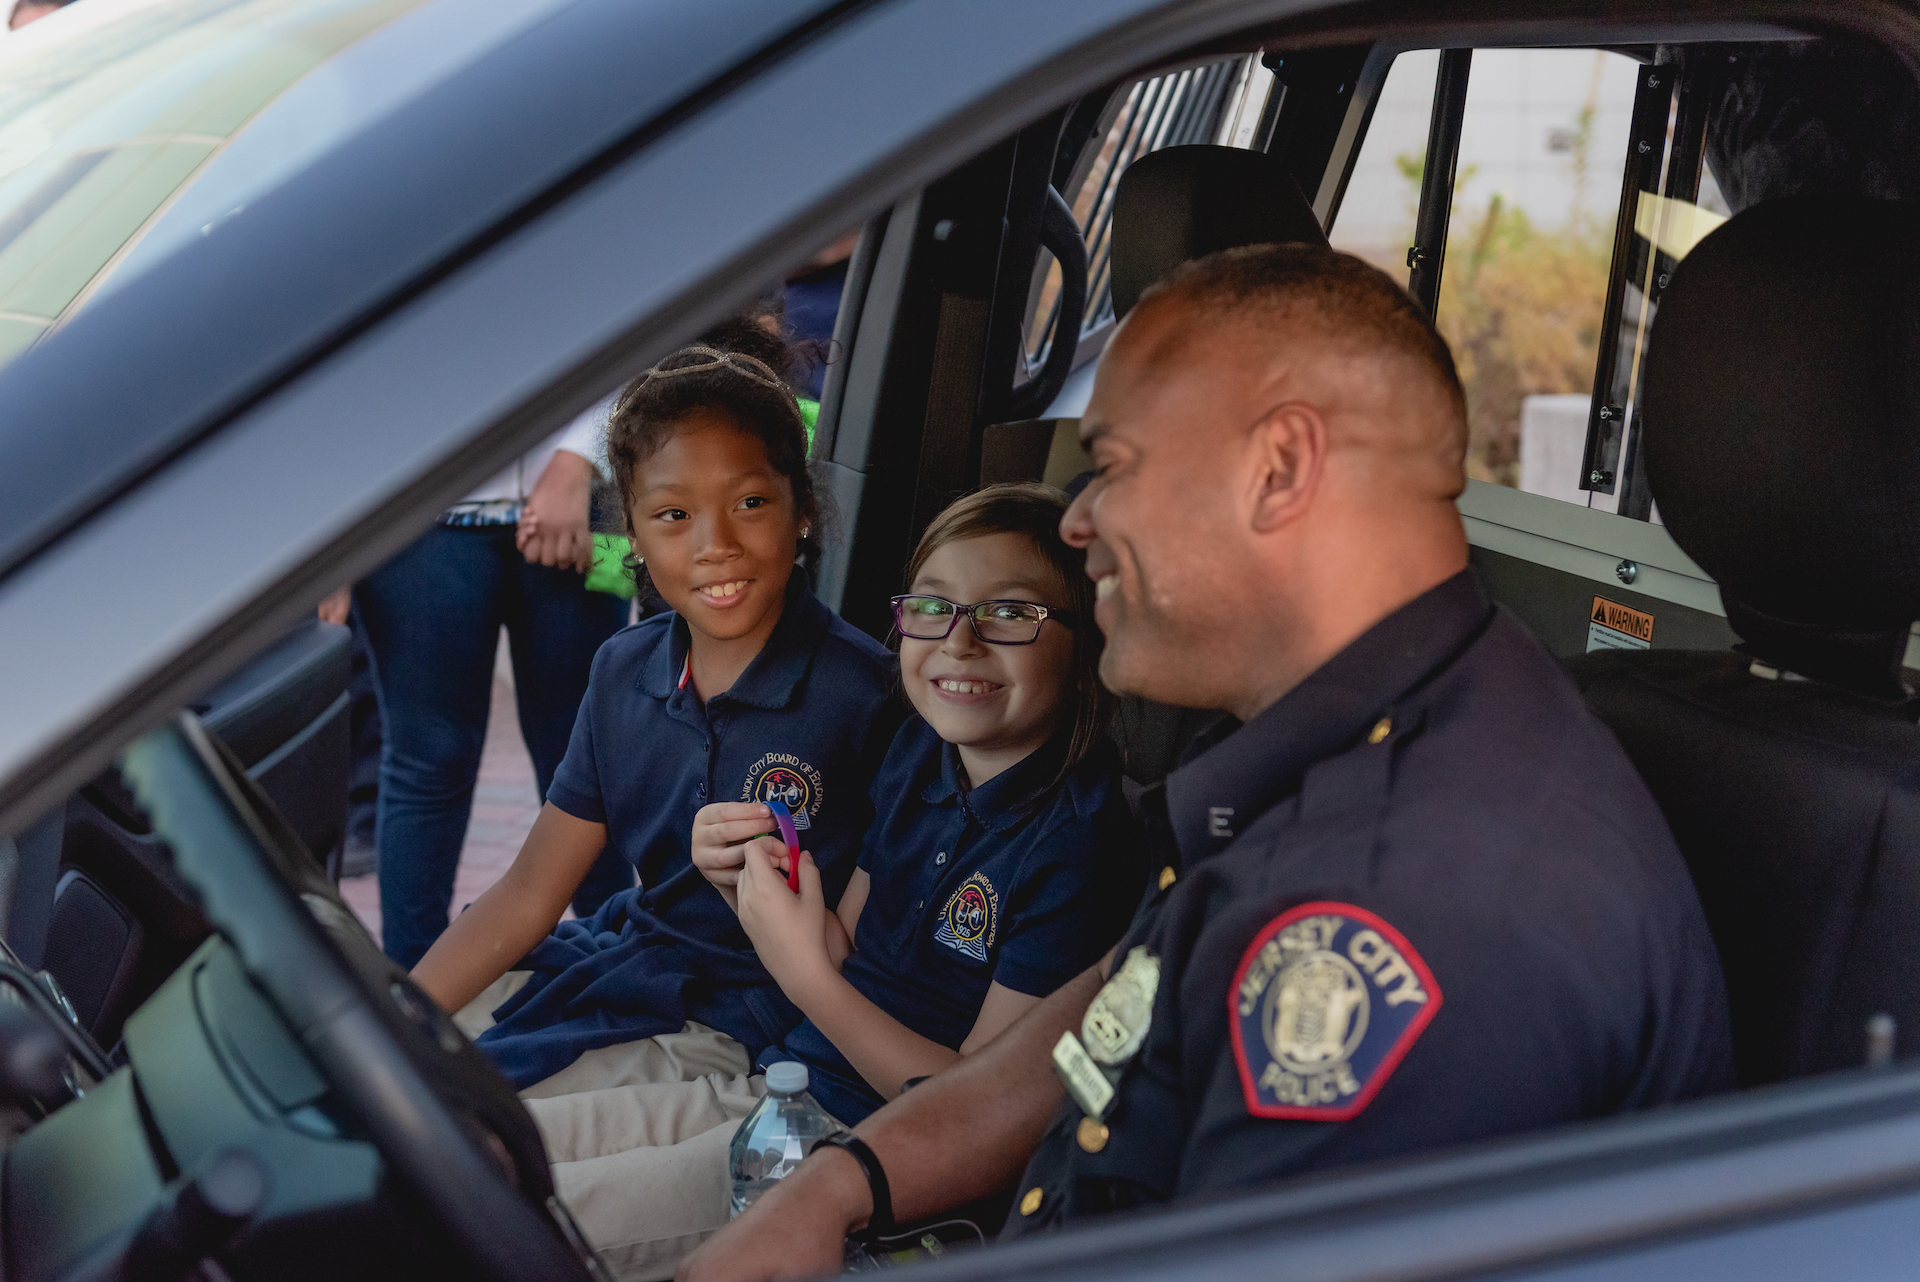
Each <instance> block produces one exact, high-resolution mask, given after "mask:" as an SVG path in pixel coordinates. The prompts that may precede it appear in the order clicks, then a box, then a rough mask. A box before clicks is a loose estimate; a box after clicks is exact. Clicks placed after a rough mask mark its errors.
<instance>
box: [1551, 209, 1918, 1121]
mask: <svg viewBox="0 0 1920 1282" xmlns="http://www.w3.org/2000/svg"><path fill="white" fill-rule="evenodd" d="M1644 404H1645V409H1644V413H1643V414H1642V415H1641V418H1640V422H1641V424H1642V426H1643V428H1644V430H1645V442H1646V445H1645V448H1646V450H1647V465H1648V466H1647V472H1648V479H1649V482H1650V484H1651V486H1652V490H1653V494H1654V496H1655V498H1656V499H1657V500H1658V501H1659V505H1660V511H1661V514H1662V516H1663V518H1664V519H1665V520H1666V522H1667V525H1668V528H1669V530H1670V531H1671V532H1672V534H1673V536H1674V538H1675V540H1676V541H1678V542H1679V544H1680V546H1681V547H1682V548H1684V549H1685V550H1686V551H1687V553H1688V554H1689V555H1690V556H1692V557H1693V558H1694V559H1695V560H1696V561H1698V562H1699V563H1700V565H1702V566H1703V567H1704V568H1706V569H1707V571H1708V572H1709V573H1711V574H1712V575H1713V576H1714V578H1715V579H1716V581H1717V582H1718V583H1719V584H1720V590H1721V598H1722V600H1723V602H1724V603H1725V606H1726V610H1727V618H1728V622H1729V623H1730V624H1731V625H1732V626H1733V629H1734V630H1735V632H1737V633H1738V634H1739V635H1740V637H1741V641H1742V643H1741V645H1740V646H1739V647H1738V651H1737V652H1735V653H1726V652H1714V653H1687V652H1678V651H1648V652H1641V653H1637V654H1636V653H1625V652H1614V653H1607V654H1596V655H1590V656H1587V657H1586V658H1585V659H1582V660H1577V661H1575V663H1574V664H1573V667H1574V669H1575V676H1576V679H1577V680H1579V681H1580V683H1581V685H1582V687H1583V688H1584V689H1585V691H1586V694H1587V698H1588V700H1589V702H1590V703H1591V704H1592V705H1593V707H1594V708H1595V710H1596V711H1597V712H1598V713H1599V714H1600V715H1601V716H1602V717H1603V718H1604V719H1606V721H1607V722H1608V723H1609V724H1610V725H1611V726H1612V727H1613V729H1614V731H1615V733H1617V734H1618V735H1619V736H1620V739H1621V742H1622V743H1623V744H1624V745H1625V747H1626V749H1627V752H1628V755H1629V756H1631V757H1632V758H1633V761H1634V764H1635V765H1636V766H1637V767H1638V768H1639V770H1640V772H1641V774H1642V775H1643V776H1644V777H1645V778H1646V780H1647V783H1648V785H1649V787H1651V789H1652V790H1653V794H1654V796H1655V797H1656V798H1657V799H1658V801H1659V802H1660V804H1661V806H1662V808H1663V809H1664V810H1665V811H1666V815H1667V819H1668V822H1669V823H1670V824H1671V825H1672V826H1673V830H1674V835H1675V837H1676V838H1677V839H1678V840H1679V843H1680V848H1681V850H1682V851H1683V852H1685V854H1686V857H1687V861H1688V863H1689V865H1690V866H1691V868H1692V870H1693V875H1694V880H1695V884H1696V885H1697V886H1698V888H1699V891H1700V898H1701V902H1702V904H1703V905H1704V907H1705V909H1706V913H1707V919H1708V921H1709V923H1710V924H1711V925H1712V928H1713V932H1714V937H1715V939H1716V941H1717V942H1718V944H1719V947H1720V952H1721V959H1722V962H1723V964H1724V966H1725V970H1726V977H1727V988H1728V993H1729V996H1730V998H1731V1000H1732V1007H1733V1031H1734V1042H1735V1052H1736V1056H1737V1063H1738V1068H1739V1073H1740V1077H1741V1080H1742V1082H1743V1083H1745V1084H1758V1083H1763V1082H1770V1081H1776V1080H1780V1079H1782V1078H1788V1077H1794V1076H1798V1075H1802V1074H1806V1073H1813V1072H1820V1071H1823V1070H1828V1069H1834V1068H1840V1067H1846V1066H1849V1065H1857V1064H1859V1063H1861V1062H1862V1061H1863V1060H1864V1059H1865V1058H1866V1055H1867V1048H1868V1043H1869V1029H1868V1025H1869V1021H1871V1020H1873V1019H1874V1018H1875V1017H1876V1016H1881V1015H1886V1016H1891V1017H1892V1019H1893V1021H1894V1028H1895V1032H1896V1038H1897V1047H1898V1050H1899V1051H1900V1052H1902V1053H1911V1052H1912V1051H1913V1050H1914V1049H1916V1048H1920V727H1916V725H1915V708H1914V706H1913V705H1912V704H1911V703H1910V702H1909V701H1908V699H1907V696H1906V691H1905V689H1904V688H1903V686H1902V683H1901V678H1900V664H1901V659H1902V656H1903V655H1904V653H1905V649H1906V644H1907V636H1908V630H1909V627H1910V625H1911V623H1912V621H1913V620H1914V619H1915V618H1920V218H1916V216H1915V214H1914V213H1913V212H1910V210H1909V208H1908V207H1906V206H1902V205H1896V204H1891V203H1888V202H1879V201H1868V200H1857V199H1833V198H1814V197H1808V198H1796V199H1791V200H1783V201H1778V202H1774V203H1771V204H1767V205H1761V206H1757V207H1755V208H1754V209H1751V210H1748V211H1746V212H1744V213H1742V214H1740V215H1739V216H1737V217H1736V218H1734V219H1733V220H1732V221H1730V222H1729V223H1728V224H1727V225H1726V226H1724V227H1722V228H1721V229H1720V230H1718V231H1716V232H1715V233H1714V234H1713V235H1712V236H1710V237H1708V238H1707V239H1706V240H1705V241H1703V242H1702V243H1701V244H1700V245H1699V246H1698V247H1697V248H1696V249H1695V250H1694V251H1693V253H1692V254H1691V255H1689V256H1688V258H1687V259H1686V260H1685V261H1684V262H1683V263H1682V264H1681V265H1680V267H1679V269H1678V270H1677V271H1676V272H1675V273H1674V276H1673V280H1672V283H1671V285H1670V287H1669V288H1668V290H1667V293H1666V295H1665V297H1664V298H1663V299H1662V300H1661V303H1660V312H1659V315H1658V317H1657V319H1656V320H1655V323H1654V327H1653V332H1652V336H1651V346H1650V349H1649V353H1648V358H1647V368H1646V385H1645V402H1644ZM1883 1027H1884V1025H1883Z"/></svg>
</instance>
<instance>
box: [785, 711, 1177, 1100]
mask: <svg viewBox="0 0 1920 1282" xmlns="http://www.w3.org/2000/svg"><path fill="white" fill-rule="evenodd" d="M1065 759H1066V743H1065V736H1064V735H1062V736H1058V737H1056V738H1055V740H1054V741H1053V742H1052V743H1049V744H1048V745H1047V746H1045V747H1043V748H1041V749H1039V750H1038V751H1036V752H1034V753H1033V754H1032V755H1031V756H1029V757H1027V758H1026V759H1025V760H1024V761H1021V762H1020V763H1019V764H1017V765H1014V766H1011V767H1009V768H1008V769H1006V770H1003V771H1002V772H1000V773H999V774H997V775H995V776H994V777H993V778H991V779H989V780H987V782H986V783H984V784H982V785H980V786H979V787H978V788H974V789H971V790H969V789H968V788H967V786H966V783H965V774H964V772H963V771H962V769H961V766H960V754H959V753H958V752H957V751H955V749H954V747H953V745H952V744H949V743H945V742H942V740H941V739H940V737H939V736H938V735H936V734H935V733H934V732H933V728H932V727H931V726H929V725H928V724H927V723H926V722H925V721H924V720H922V719H921V718H920V717H917V716H916V717H911V718H909V719H908V720H907V723H906V724H905V725H904V726H902V727H901V728H900V733H899V735H898V736H897V737H896V738H895V739H894V741H893V747H892V748H891V749H890V750H889V751H888V753H887V759H886V764H885V765H884V766H882V767H881V770H880V773H879V775H878V776H876V777H875V779H874V781H873V803H874V810H875V817H874V822H873V827H872V828H871V829H870V830H869V831H868V833H867V839H866V842H865V844H864V845H862V847H861V850H860V867H862V868H864V869H866V870H867V876H868V878H869V879H870V887H869V889H868V892H867V902H866V904H865V905H864V906H863V907H862V908H861V910H860V920H859V922H858V923H857V924H856V926H855V931H854V952H853V953H852V954H851V955H850V956H848V957H847V959H846V962H845V964H844V965H843V966H842V967H841V972H840V973H841V974H842V975H843V976H845V978H846V980H847V982H848V983H849V984H851V985H853V987H854V989H855V990H856V991H858V992H859V993H860V994H861V995H862V996H864V997H866V998H867V999H868V1000H869V1001H871V1002H873V1004H874V1005H876V1006H878V1007H879V1008H880V1009H881V1010H883V1011H885V1012H886V1013H887V1014H889V1015H891V1016H893V1018H895V1019H897V1020H899V1021H900V1022H901V1023H902V1024H904V1025H906V1026H907V1027H908V1028H910V1029H912V1030H913V1031H914V1032H916V1033H918V1034H920V1035H921V1036H922V1037H925V1038H927V1039H928V1040H929V1041H935V1042H939V1043H940V1044H941V1045H942V1046H950V1047H953V1048H954V1049H956V1050H958V1049H959V1047H960V1044H961V1043H962V1042H964V1041H965V1040H966V1039H967V1034H968V1033H969V1032H971V1031H972V1030H973V1025H974V1021H975V1020H976V1019H978V1018H979V1016H980V1004H981V1003H982V1002H984V1001H985V1000H986V997H987V988H988V986H989V985H991V984H993V983H995V982H998V983H1000V984H1001V985H1002V986H1004V987H1007V988H1011V989H1013V990H1014V991H1015V992H1019V993H1030V994H1032V995H1033V996H1035V997H1044V996H1046V995H1047V994H1048V993H1051V992H1052V991H1053V990H1054V989H1056V988H1058V987H1060V985H1062V984H1064V983H1065V982H1066V981H1067V980H1069V979H1072V978H1073V977H1074V976H1075V975H1078V974H1080V973H1081V972H1082V971H1084V970H1086V969H1087V967H1089V966H1091V965H1093V963H1095V962H1096V961H1098V960H1100V957H1101V956H1102V955H1103V954H1104V953H1105V952H1106V951H1107V949H1108V948H1109V947H1110V946H1112V944H1113V941H1114V940H1116V939H1118V938H1119V937H1120V932H1121V931H1123V930H1125V929H1126V925H1127V919H1128V917H1129V916H1130V915H1131V913H1132V911H1133V907H1134V905H1135V904H1137V903H1138V902H1139V899H1140V888H1141V885H1142V880H1143V877H1144V872H1145V864H1144V861H1143V858H1142V856H1143V846H1142V843H1141V840H1140V835H1139V832H1138V830H1137V829H1136V827H1135V826H1134V823H1133V818H1132V815H1131V813H1130V812H1129V811H1128V809H1127V804H1126V799H1125V797H1124V795H1123V794H1122V793H1121V790H1120V758H1119V753H1118V752H1117V751H1116V750H1115V748H1114V746H1113V744H1112V743H1111V742H1109V741H1107V740H1104V739H1103V740H1101V742H1100V743H1099V744H1098V745H1097V746H1096V747H1095V748H1094V750H1093V751H1092V752H1089V753H1088V754H1087V756H1086V757H1085V758H1084V759H1083V760H1082V761H1081V762H1080V764H1079V765H1078V766H1076V767H1075V768H1074V770H1073V771H1072V772H1071V773H1070V774H1069V775H1068V776H1067V778H1066V779H1065V781H1064V782H1062V783H1061V784H1059V785H1058V786H1050V785H1051V784H1052V781H1053V778H1054V776H1055V775H1057V774H1058V773H1059V770H1060V765H1061V763H1062V762H1063V761H1064V760H1065ZM761 1058H762V1061H763V1063H764V1062H771V1061H773V1060H778V1059H797V1060H800V1061H802V1062H803V1063H805V1064H806V1065H807V1067H808V1070H809V1079H810V1082H811V1085H809V1086H808V1088H807V1089H808V1090H809V1091H810V1092H811V1093H812V1095H813V1097H814V1098H815V1099H816V1100H818V1101H819V1102H820V1106H821V1107H822V1108H824V1109H826V1110H827V1111H828V1112H829V1113H831V1114H833V1116H835V1117H837V1118H839V1119H840V1121H842V1122H844V1123H846V1124H847V1125H849V1126H851V1125H854V1124H855V1123H857V1122H859V1121H860V1120H861V1119H862V1118H864V1117H866V1115H867V1114H869V1113H871V1112H872V1111H873V1110H875V1109H876V1108H879V1107H880V1105H881V1104H882V1103H883V1102H884V1101H883V1100H882V1098H881V1096H880V1094H879V1093H878V1092H877V1091H875V1090H874V1089H873V1087H871V1086H870V1085H868V1084H867V1082H866V1080H865V1079H864V1078H862V1077H861V1076H860V1074H859V1072H858V1071H857V1070H856V1069H855V1068H854V1067H853V1065H851V1064H849V1063H848V1062H847V1060H846V1057H845V1056H843V1055H841V1054H840V1052H839V1051H838V1050H836V1049H835V1048H834V1046H833V1044H832V1043H831V1042H829V1041H828V1040H827V1039H826V1037H825V1035H824V1034H822V1033H821V1031H820V1030H819V1029H818V1028H816V1027H814V1025H813V1022H812V1021H811V1020H809V1021H807V1022H806V1023H803V1024H801V1025H800V1027H799V1028H797V1029H795V1030H794V1032H793V1033H792V1035H791V1036H789V1037H788V1038H787V1040H786V1046H785V1048H784V1050H780V1049H776V1050H772V1051H768V1052H767V1053H766V1054H765V1055H763V1056H762V1057H761Z"/></svg>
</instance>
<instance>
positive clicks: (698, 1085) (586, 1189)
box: [454, 971, 767, 1282]
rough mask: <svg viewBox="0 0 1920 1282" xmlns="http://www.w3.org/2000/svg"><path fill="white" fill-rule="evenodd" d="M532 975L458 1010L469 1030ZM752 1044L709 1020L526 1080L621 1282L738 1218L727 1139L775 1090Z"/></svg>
mask: <svg viewBox="0 0 1920 1282" xmlns="http://www.w3.org/2000/svg"><path fill="white" fill-rule="evenodd" d="M526 981H527V972H525V971H514V972H511V973H509V974H507V975H505V976H503V977H502V978H501V979H499V980H498V981H496V982H495V983H494V984H493V985H492V986H491V987H489V988H488V989H487V991H486V992H484V993H482V994H481V995H480V996H479V997H477V998H475V999H474V1000H473V1001H472V1002H470V1003H469V1004H468V1005H467V1007H466V1008H465V1009H464V1010H462V1011H461V1012H460V1013H459V1014H458V1015H456V1016H455V1017H454V1022H455V1023H456V1024H458V1025H459V1026H460V1028H461V1029H462V1030H463V1031H464V1032H466V1034H467V1035H468V1036H469V1037H474V1036H478V1035H479V1034H480V1033H481V1032H482V1031H484V1030H485V1029H487V1028H489V1027H491V1026H492V1024H493V1018H492V1014H491V1012H492V1011H493V1009H494V1007H496V1006H498V1005H499V1004H500V1003H501V1002H504V1001H506V1000H507V998H508V997H510V996H512V995H513V994H514V993H515V992H516V991H518V989H519V988H520V986H521V985H522V984H524V983H526ZM751 1068H752V1065H751V1064H750V1063H749V1062H748V1060H747V1052H746V1048H745V1047H743V1046H741V1045H740V1043H738V1042H736V1041H734V1040H733V1039H732V1038H731V1037H728V1036H727V1035H726V1034H725V1033H720V1032H716V1031H715V1030H713V1029H711V1028H706V1027H704V1026H702V1025H700V1024H695V1023H688V1024H687V1026H686V1027H685V1028H684V1029H682V1030H681V1031H680V1032H678V1033H666V1034H662V1035H661V1036H659V1037H648V1038H644V1039H642V1040H640V1041H637V1042H628V1043H625V1044H624V1045H620V1046H607V1047H602V1048H600V1049H599V1050H591V1051H588V1052H587V1053H586V1054H584V1055H582V1056H581V1057H580V1058H579V1059H577V1060H575V1061H574V1062H573V1063H572V1064H569V1065H568V1066H567V1067H566V1068H564V1069H562V1070H560V1071H559V1072H558V1073H555V1074H554V1075H553V1076H552V1077H549V1078H546V1079H545V1080H544V1081H539V1082H535V1083H534V1084H533V1085H532V1086H529V1087H528V1088H527V1089H526V1090H524V1091H521V1092H520V1098H521V1099H523V1100H525V1101H526V1102H527V1111H528V1112H529V1113H531V1114H532V1115H533V1120H534V1124H535V1125H536V1126H538V1127H539V1128H540V1137H541V1139H543V1140H544V1141H545V1142H546V1146H547V1159H548V1160H549V1161H551V1162H552V1163H553V1182H554V1187H555V1188H556V1189H557V1190H558V1191H559V1194H560V1197H561V1200H562V1201H564V1202H565V1203H566V1204H567V1208H568V1209H569V1210H571V1211H572V1212H573V1215H574V1218H575V1219H576V1220H578V1221H579V1223H580V1229H581V1231H582V1232H584V1233H585V1234H586V1235H587V1240H588V1241H589V1242H592V1243H593V1245H594V1247H595V1249H597V1250H598V1251H599V1252H600V1257H601V1259H603V1260H605V1261H606V1264H607V1267H608V1268H609V1269H611V1270H612V1271H613V1275H614V1276H615V1277H616V1278H619V1279H621V1280H622V1282H642V1280H643V1279H653V1278H666V1277H671V1276H672V1275H673V1270H674V1268H675V1266H677V1265H678V1264H679V1262H680V1260H681V1259H682V1258H683V1257H684V1256H686V1255H687V1254H688V1253H689V1252H691V1251H692V1250H693V1248H695V1247H696V1246H699V1245H700V1244H701V1243H702V1242H704V1241H706V1240H707V1238H709V1237H711V1236H712V1235H713V1233H714V1232H715V1231H716V1230H718V1229H719V1228H720V1227H721V1226H722V1225H724V1224H725V1223H726V1222H727V1210H728V1202H729V1199H730V1197H731V1194H732V1186H731V1183H730V1181H729V1179H728V1175H727V1148H728V1145H729V1144H731V1143H732V1141H733V1133H734V1131H735V1130H736V1129H737V1128H738V1127H739V1125H740V1120H741V1119H742V1118H744V1117H745V1116H746V1115H747V1114H748V1113H750V1112H752V1111H753V1106H754V1105H755V1104H757V1103H758V1102H759V1101H760V1098H761V1097H762V1096H764V1095H765V1094H766V1093H767V1088H766V1083H765V1080H764V1079H763V1078H761V1077H760V1076H758V1075H750V1074H749V1071H748V1070H749V1069H751Z"/></svg>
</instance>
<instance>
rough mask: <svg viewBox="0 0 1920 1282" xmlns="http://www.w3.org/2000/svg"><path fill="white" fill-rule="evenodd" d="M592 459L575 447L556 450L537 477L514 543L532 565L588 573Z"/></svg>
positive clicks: (591, 538) (591, 535)
mask: <svg viewBox="0 0 1920 1282" xmlns="http://www.w3.org/2000/svg"><path fill="white" fill-rule="evenodd" d="M592 496H593V464H591V463H589V462H587V460H585V459H583V458H581V457H580V456H579V455H578V454H575V453H573V452H572V451H571V450H555V451H554V452H553V461H552V462H550V463H548V464H547V466H546V468H545V470H543V471H542V472H541V473H540V479H539V480H538V481H535V482H534V485H533V493H531V494H529V495H528V496H527V504H526V510H525V512H524V513H523V514H522V516H521V520H520V531H519V533H518V534H517V535H515V537H514V545H515V546H516V547H518V548H519V549H520V554H521V555H522V556H524V557H526V558H527V563H528V564H530V565H550V566H566V567H568V568H570V569H574V570H578V571H580V572H581V573H582V574H584V573H586V571H587V569H588V567H589V566H591V565H592V564H593V531H592V530H591V529H590V528H588V523H587V521H588V514H589V510H590V507H591V504H592Z"/></svg>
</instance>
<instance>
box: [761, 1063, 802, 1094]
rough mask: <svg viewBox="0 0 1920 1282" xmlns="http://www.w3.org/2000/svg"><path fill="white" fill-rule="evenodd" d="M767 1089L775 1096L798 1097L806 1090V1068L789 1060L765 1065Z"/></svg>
mask: <svg viewBox="0 0 1920 1282" xmlns="http://www.w3.org/2000/svg"><path fill="white" fill-rule="evenodd" d="M767 1089H768V1090H770V1091H772V1092H773V1093H774V1094H775V1095H798V1094H799V1093H800V1092H801V1091H804V1090H806V1089H807V1066H806V1065H805V1064H802V1063H800V1062H799V1061H798V1060H791V1059H783V1060H781V1061H780V1062H779V1063H778V1064H769V1065H767Z"/></svg>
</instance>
